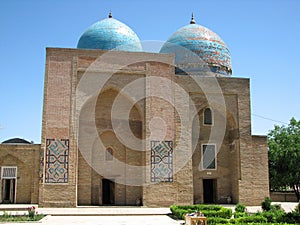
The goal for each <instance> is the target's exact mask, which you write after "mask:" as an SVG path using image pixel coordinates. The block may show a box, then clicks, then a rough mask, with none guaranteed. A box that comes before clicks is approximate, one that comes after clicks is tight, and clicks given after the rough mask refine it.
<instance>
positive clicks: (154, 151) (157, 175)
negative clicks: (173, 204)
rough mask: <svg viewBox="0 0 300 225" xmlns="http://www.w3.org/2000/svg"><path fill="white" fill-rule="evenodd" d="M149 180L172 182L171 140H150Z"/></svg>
mask: <svg viewBox="0 0 300 225" xmlns="http://www.w3.org/2000/svg"><path fill="white" fill-rule="evenodd" d="M150 143H151V182H173V141H151V142H150Z"/></svg>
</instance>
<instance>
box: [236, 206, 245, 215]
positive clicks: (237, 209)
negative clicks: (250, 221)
mask: <svg viewBox="0 0 300 225" xmlns="http://www.w3.org/2000/svg"><path fill="white" fill-rule="evenodd" d="M245 210H246V206H245V205H243V204H237V205H236V206H235V211H236V212H239V213H243V212H245Z"/></svg>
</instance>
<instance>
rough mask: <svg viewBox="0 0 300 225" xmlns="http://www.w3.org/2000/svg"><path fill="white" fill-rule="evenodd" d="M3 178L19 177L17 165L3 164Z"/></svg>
mask: <svg viewBox="0 0 300 225" xmlns="http://www.w3.org/2000/svg"><path fill="white" fill-rule="evenodd" d="M1 178H2V179H14V178H17V167H16V166H3V167H2V169H1Z"/></svg>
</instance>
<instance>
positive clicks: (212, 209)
mask: <svg viewBox="0 0 300 225" xmlns="http://www.w3.org/2000/svg"><path fill="white" fill-rule="evenodd" d="M170 210H171V212H172V213H173V214H174V215H175V216H176V217H177V218H179V219H184V216H185V215H186V214H188V213H193V212H199V211H201V212H202V213H203V214H204V215H205V216H206V217H220V218H224V219H229V218H230V217H231V216H232V210H231V209H227V208H224V207H222V206H216V205H190V206H176V205H172V206H171V207H170Z"/></svg>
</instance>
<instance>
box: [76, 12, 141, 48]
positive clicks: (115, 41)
mask: <svg viewBox="0 0 300 225" xmlns="http://www.w3.org/2000/svg"><path fill="white" fill-rule="evenodd" d="M77 48H84V49H101V50H117V51H130V52H140V51H142V46H141V43H140V40H139V38H138V36H137V35H136V33H134V32H133V30H131V29H130V28H129V27H128V26H127V25H125V24H124V23H121V22H120V21H118V20H116V19H113V18H111V15H110V17H109V18H107V19H104V20H101V21H98V22H96V23H94V24H93V25H92V26H90V27H89V28H88V29H87V31H86V32H84V33H83V35H82V36H81V37H80V39H79V41H78V44H77Z"/></svg>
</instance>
